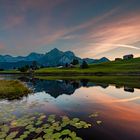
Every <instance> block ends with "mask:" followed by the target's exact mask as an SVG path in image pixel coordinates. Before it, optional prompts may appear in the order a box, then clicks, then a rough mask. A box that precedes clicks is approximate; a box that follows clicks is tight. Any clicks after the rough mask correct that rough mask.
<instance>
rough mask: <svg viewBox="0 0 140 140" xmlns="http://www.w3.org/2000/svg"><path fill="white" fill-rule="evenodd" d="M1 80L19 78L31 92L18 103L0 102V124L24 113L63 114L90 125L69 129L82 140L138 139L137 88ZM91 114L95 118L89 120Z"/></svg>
mask: <svg viewBox="0 0 140 140" xmlns="http://www.w3.org/2000/svg"><path fill="white" fill-rule="evenodd" d="M0 79H18V80H20V81H22V82H23V83H24V84H26V85H27V86H28V87H29V88H31V89H32V91H33V93H31V94H29V95H28V96H26V97H23V98H21V99H18V100H8V99H5V100H4V99H1V100H0V117H1V119H0V123H1V124H2V123H4V124H8V123H9V121H12V119H13V120H14V119H15V116H16V117H17V118H20V117H22V116H23V115H27V114H35V113H43V114H45V115H50V114H55V115H56V116H57V117H58V118H59V117H60V116H63V115H65V116H68V117H69V118H79V119H80V120H84V121H86V122H88V123H90V124H92V126H91V127H89V128H87V129H83V128H81V129H75V128H73V127H68V128H70V129H72V130H74V131H75V132H76V133H77V135H78V137H81V138H82V139H83V140H103V139H104V140H140V89H139V88H135V87H132V86H131V87H128V86H126V85H121V86H118V85H115V84H107V83H95V82H93V81H91V80H88V79H83V80H76V79H75V80H68V79H67V80H61V79H59V80H47V79H45V80H43V79H38V78H32V77H25V76H22V77H21V76H13V75H0ZM126 80H127V79H126ZM93 113H96V115H95V116H93V117H91V116H92V115H91V114H93ZM97 114H98V115H97ZM11 116H12V117H13V118H12V117H11ZM10 119H11V120H10ZM33 138H34V136H33V135H30V137H29V138H25V139H33Z"/></svg>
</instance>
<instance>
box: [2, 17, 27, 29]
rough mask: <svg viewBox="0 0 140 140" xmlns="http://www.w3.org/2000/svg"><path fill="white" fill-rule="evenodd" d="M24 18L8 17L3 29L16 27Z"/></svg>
mask: <svg viewBox="0 0 140 140" xmlns="http://www.w3.org/2000/svg"><path fill="white" fill-rule="evenodd" d="M24 20H25V19H24V16H9V17H8V18H7V19H6V20H5V23H4V26H3V29H4V30H7V29H10V28H13V27H16V26H18V25H20V24H22V23H23V22H24Z"/></svg>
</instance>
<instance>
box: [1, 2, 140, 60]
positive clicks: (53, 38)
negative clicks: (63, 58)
mask: <svg viewBox="0 0 140 140" xmlns="http://www.w3.org/2000/svg"><path fill="white" fill-rule="evenodd" d="M53 48H58V49H60V50H62V51H67V50H70V51H73V52H74V53H75V54H76V55H77V56H79V57H82V58H86V57H90V58H100V57H104V56H105V57H108V58H109V59H114V58H116V57H122V56H123V55H125V54H131V53H133V54H134V56H135V57H140V0H0V54H1V55H5V54H10V55H13V56H18V55H28V54H29V53H31V52H37V53H46V52H48V51H50V50H51V49H53Z"/></svg>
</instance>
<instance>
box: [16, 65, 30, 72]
mask: <svg viewBox="0 0 140 140" xmlns="http://www.w3.org/2000/svg"><path fill="white" fill-rule="evenodd" d="M29 68H30V67H29V65H25V66H23V67H21V68H18V70H19V71H20V72H27V71H28V70H29Z"/></svg>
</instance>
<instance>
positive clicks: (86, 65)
mask: <svg viewBox="0 0 140 140" xmlns="http://www.w3.org/2000/svg"><path fill="white" fill-rule="evenodd" d="M81 68H82V69H86V68H88V64H87V62H86V61H85V60H84V61H83V62H82V65H81Z"/></svg>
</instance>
